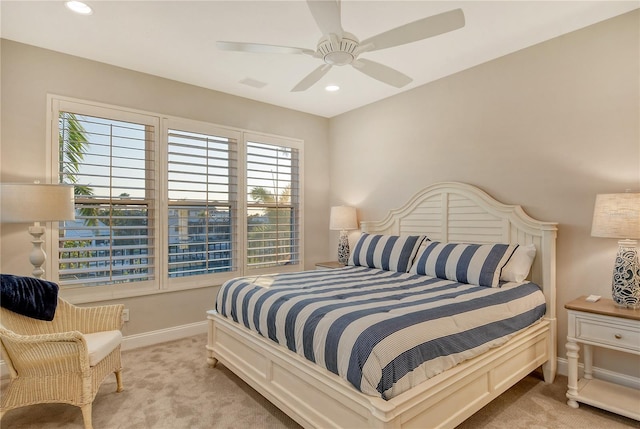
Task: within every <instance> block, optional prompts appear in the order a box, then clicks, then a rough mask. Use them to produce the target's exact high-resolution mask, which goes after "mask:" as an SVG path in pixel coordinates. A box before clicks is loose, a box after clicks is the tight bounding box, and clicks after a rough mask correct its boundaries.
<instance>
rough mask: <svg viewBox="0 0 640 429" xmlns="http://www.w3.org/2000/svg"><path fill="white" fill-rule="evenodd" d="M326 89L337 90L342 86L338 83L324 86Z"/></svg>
mask: <svg viewBox="0 0 640 429" xmlns="http://www.w3.org/2000/svg"><path fill="white" fill-rule="evenodd" d="M324 89H325V90H327V91H329V92H336V91H338V90H339V89H340V87H339V86H338V85H327V86H325V87H324Z"/></svg>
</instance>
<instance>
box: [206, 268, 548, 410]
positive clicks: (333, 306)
mask: <svg viewBox="0 0 640 429" xmlns="http://www.w3.org/2000/svg"><path fill="white" fill-rule="evenodd" d="M545 308H546V307H545V299H544V295H543V294H542V292H541V291H540V288H539V286H537V285H535V284H533V283H524V284H512V283H508V284H505V285H503V286H502V287H500V288H489V287H479V286H473V285H468V284H463V283H456V282H452V281H449V280H442V279H439V278H434V277H428V276H423V275H413V274H408V273H399V272H394V271H384V270H378V269H371V268H364V267H351V266H349V267H345V268H342V269H336V270H317V271H304V272H299V273H286V274H277V275H265V276H256V277H241V278H237V279H233V280H229V281H228V282H226V283H225V284H224V285H223V286H222V287H221V289H220V291H219V293H218V296H217V298H216V310H217V311H218V313H219V314H221V315H223V316H225V317H228V318H231V319H233V320H234V321H235V322H237V323H239V324H242V325H244V326H246V327H247V328H249V329H251V330H253V331H256V332H258V333H259V334H260V335H262V336H264V337H267V338H270V339H271V340H273V341H275V342H277V343H279V344H281V345H283V346H285V347H287V348H289V349H290V350H292V351H294V352H296V353H298V354H299V355H302V356H304V357H305V358H307V359H308V360H310V361H312V362H315V363H316V364H318V365H321V366H322V367H325V368H327V369H328V370H329V371H331V372H333V373H335V374H338V375H339V376H341V377H342V378H344V379H346V380H347V381H349V382H350V383H351V384H353V385H354V386H355V387H356V388H357V389H358V390H360V391H362V392H363V393H365V394H368V395H374V396H379V397H382V398H383V399H390V398H392V397H394V396H396V395H398V394H400V393H402V392H404V391H406V390H409V389H410V388H411V387H413V386H416V385H417V384H419V383H421V382H422V381H425V380H427V379H429V378H431V377H433V376H434V375H437V374H439V373H440V372H442V371H445V370H447V369H449V368H451V367H453V366H455V365H457V364H458V363H460V362H462V361H464V360H467V359H470V358H472V357H474V356H477V355H479V354H481V353H484V352H485V351H487V350H489V349H490V348H492V347H496V346H499V345H501V344H503V343H504V342H506V341H507V340H508V339H509V338H510V337H511V336H513V335H514V334H515V333H516V332H518V331H519V330H521V329H524V328H526V327H527V326H529V325H531V324H533V323H535V322H537V321H538V320H540V318H541V317H542V316H543V315H544V313H545Z"/></svg>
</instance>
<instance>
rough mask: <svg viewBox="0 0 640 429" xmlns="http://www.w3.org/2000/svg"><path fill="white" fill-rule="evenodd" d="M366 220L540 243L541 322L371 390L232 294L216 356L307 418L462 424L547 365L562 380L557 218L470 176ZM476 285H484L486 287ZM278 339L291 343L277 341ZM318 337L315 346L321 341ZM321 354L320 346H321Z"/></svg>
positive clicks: (213, 340) (401, 232)
mask: <svg viewBox="0 0 640 429" xmlns="http://www.w3.org/2000/svg"><path fill="white" fill-rule="evenodd" d="M361 230H362V231H363V232H364V233H365V235H366V234H369V235H371V236H378V235H397V236H401V237H408V236H419V237H421V236H426V237H428V239H429V240H431V242H440V243H447V245H450V244H451V245H453V244H452V243H477V244H478V245H480V246H482V247H484V245H491V244H493V243H502V244H505V245H506V244H508V245H515V244H518V245H521V246H524V245H534V246H535V249H536V257H535V260H534V261H533V265H532V266H531V272H530V274H529V277H528V278H527V280H526V281H525V282H521V283H524V284H529V283H528V282H529V281H531V282H534V283H536V284H537V285H539V289H540V290H541V291H542V294H541V295H542V297H543V298H542V300H543V306H542V307H540V306H539V305H538V307H539V308H538V311H540V308H542V313H540V314H539V315H538V316H539V317H537V316H536V317H537V321H536V322H535V323H533V324H532V325H530V326H528V325H527V326H528V327H522V328H521V329H516V330H514V332H513V333H511V334H509V335H507V336H506V337H505V338H504V340H500V341H499V342H497V343H495V344H493V345H492V346H491V347H489V348H488V350H482V353H480V354H478V355H476V356H475V357H473V358H463V359H461V360H460V362H455V364H454V365H453V366H451V367H450V368H449V369H446V370H443V371H441V372H438V371H436V372H434V373H433V374H432V375H431V376H430V378H426V379H425V380H424V381H421V382H419V384H415V385H414V384H412V385H410V386H405V387H403V388H401V389H396V390H394V389H392V388H390V389H387V387H390V386H391V387H392V385H388V386H387V387H385V388H382V389H380V388H379V387H380V386H377V387H376V382H374V383H372V386H369V387H368V388H367V387H365V388H364V389H361V390H363V391H364V392H366V393H363V391H359V390H357V389H356V388H354V383H353V381H354V380H353V379H352V380H349V379H345V378H342V377H341V376H340V375H338V374H336V373H335V372H337V371H335V368H330V367H331V366H332V365H327V363H326V362H323V365H319V364H316V363H312V362H311V361H310V360H309V356H305V353H307V352H305V351H304V347H303V346H302V347H301V350H298V352H297V353H296V352H294V351H292V350H290V348H291V347H287V344H286V343H287V341H289V342H290V343H295V342H296V341H298V342H300V341H302V340H300V336H299V335H297V334H295V333H294V334H292V335H290V336H287V334H286V333H280V334H279V333H277V330H274V331H273V333H270V332H268V331H269V329H267V328H265V327H266V326H267V325H268V321H267V320H266V319H265V321H264V325H263V328H262V330H263V332H261V333H262V335H260V334H258V333H256V332H253V331H251V330H250V329H247V327H246V326H249V325H252V324H253V325H258V326H259V325H260V323H258V321H257V319H256V323H253V322H250V321H249V319H250V317H248V316H247V315H246V314H245V315H243V313H242V311H246V308H243V309H242V311H239V310H238V309H236V308H234V309H233V311H231V306H232V304H231V302H232V301H226V302H227V303H228V305H229V308H222V307H223V304H222V302H225V301H224V300H223V301H221V302H220V303H217V304H216V305H217V309H216V310H211V311H209V312H207V318H208V323H209V330H208V342H207V346H206V348H207V362H208V364H209V365H212V366H213V365H215V364H216V363H217V362H218V361H220V362H222V363H223V364H224V365H225V366H226V367H228V368H229V369H231V370H232V371H233V372H234V373H236V374H237V375H238V376H240V377H241V378H242V379H243V380H244V381H245V382H247V383H248V384H249V385H251V386H252V387H253V388H254V389H256V390H257V391H258V392H260V393H261V394H262V395H263V396H265V397H266V398H267V399H268V400H270V401H271V402H272V403H274V404H275V405H276V406H278V407H279V408H280V409H282V410H283V411H284V412H285V413H286V414H288V415H289V416H290V417H291V418H293V419H294V420H296V421H297V422H298V423H300V424H301V425H302V426H304V427H322V428H329V427H342V428H359V427H363V428H364V427H367V428H381V429H382V428H410V427H415V428H426V427H429V428H432V427H433V428H435V427H454V426H456V425H457V424H459V423H460V422H462V421H463V420H465V419H466V418H468V417H469V416H470V415H472V414H473V413H474V412H476V411H477V410H479V409H480V408H482V407H483V406H484V405H486V404H487V403H489V402H490V401H491V400H493V399H494V398H495V397H497V396H498V395H500V394H501V393H502V392H504V391H505V390H507V389H508V388H509V387H511V386H512V385H513V384H515V383H517V382H518V381H519V380H520V379H522V378H523V377H525V376H526V375H527V374H529V373H530V372H531V371H533V370H535V369H537V368H539V367H542V372H543V375H544V379H545V381H546V382H549V383H550V382H552V381H553V379H554V377H555V373H556V316H555V239H556V231H557V228H556V224H555V223H551V222H540V221H536V220H534V219H532V218H531V217H529V216H528V215H527V214H525V212H524V211H523V210H522V208H521V207H520V206H516V205H505V204H501V203H499V202H497V201H495V200H494V199H493V198H491V197H490V196H489V195H488V194H486V193H485V192H483V191H482V190H480V189H478V188H476V187H473V186H471V185H467V184H462V183H453V182H447V183H439V184H435V185H432V186H429V187H427V188H426V189H424V190H422V191H421V192H419V193H417V194H416V195H415V196H414V197H413V198H411V199H410V200H409V202H407V203H406V204H405V205H404V206H403V207H401V208H399V209H395V210H392V211H390V212H389V214H388V215H387V216H386V217H385V218H384V219H383V220H381V221H366V222H361ZM424 248H425V243H423V244H422V245H420V247H417V245H416V254H417V255H420V254H421V253H420V252H423V251H424ZM353 252H354V253H355V254H358V249H357V248H354V249H353ZM352 259H353V258H352ZM415 262H416V263H417V262H418V261H417V258H416V261H415ZM368 270H369V268H368V267H364V268H363V267H347V268H345V269H343V270H333V271H332V273H331V274H329V273H324V274H322V273H313V272H307V273H301V274H295V273H292V274H287V275H288V276H294V277H295V276H296V275H298V276H310V278H312V279H320V278H326V277H327V276H329V277H331V276H339V275H342V274H344V275H345V276H346V277H348V276H349V275H351V276H355V275H356V271H358V272H359V273H358V274H357V275H363V274H362V273H360V272H361V271H362V272H363V271H368ZM373 271H379V270H373ZM412 274H417V273H416V272H414V273H407V274H402V275H399V276H398V275H396V277H409V278H412V279H414V280H413V281H415V279H416V276H415V275H413V276H412ZM263 280H264V279H263ZM234 281H235V282H236V283H237V282H239V281H240V280H238V279H236V280H234ZM241 281H242V282H244V284H242V285H241V287H238V291H239V292H236V293H235V295H242V294H244V293H246V292H244V289H243V288H245V287H248V285H247V283H250V282H251V281H249V282H247V281H246V279H243V280H241ZM252 281H254V282H255V279H254V280H252ZM269 281H272V280H269ZM313 281H315V280H313ZM313 281H311V282H310V283H309V284H310V285H311V284H312V282H313ZM403 281H404V280H403ZM258 283H259V282H258ZM457 283H458V285H459V284H460V282H457ZM238 284H239V283H238ZM309 287H311V286H309ZM323 287H325V286H323ZM456 287H458V286H456ZM485 289H486V288H485ZM489 289H491V288H489ZM505 289H506V288H505ZM247 290H249V289H247ZM309 291H312V293H316V292H315V290H314V289H307V292H309ZM472 292H473V293H479V292H478V290H474V291H472ZM251 293H253V292H251ZM367 293H369V292H367ZM226 305H227V304H224V306H226ZM294 307H295V306H294ZM223 314H226V315H229V316H231V315H232V314H233V315H234V316H233V317H225V316H224V315H223ZM234 319H235V320H234ZM270 337H271V338H270ZM409 337H413V334H411V335H410V336H409ZM292 338H293V339H292ZM296 338H297V340H296ZM279 341H281V342H283V344H278V342H279ZM314 347H315V346H312V347H311V348H309V347H307V349H312V350H315V348H314ZM311 354H312V355H313V353H311ZM316 354H319V353H318V352H317V350H316ZM312 360H313V359H312ZM316 360H322V359H316ZM333 366H334V367H335V366H336V365H335V364H334V365H333ZM347 366H348V365H347ZM327 368H329V369H331V370H329V369H327ZM332 371H333V372H332ZM356 379H357V377H356ZM371 389H374V390H371ZM376 389H377V390H376Z"/></svg>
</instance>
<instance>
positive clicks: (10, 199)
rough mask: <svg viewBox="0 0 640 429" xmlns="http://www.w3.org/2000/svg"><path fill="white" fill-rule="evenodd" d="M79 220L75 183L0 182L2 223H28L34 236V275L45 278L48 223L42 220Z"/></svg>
mask: <svg viewBox="0 0 640 429" xmlns="http://www.w3.org/2000/svg"><path fill="white" fill-rule="evenodd" d="M73 219H75V201H74V196H73V185H50V184H41V183H37V182H36V183H2V184H1V185H0V222H1V223H28V222H34V224H33V226H30V227H29V234H31V236H32V237H33V240H32V241H31V243H33V249H32V250H31V253H30V255H29V261H30V262H31V265H33V273H32V274H33V277H36V278H43V277H44V269H43V268H42V265H43V264H44V262H45V261H46V259H47V255H46V253H45V252H44V249H43V248H42V244H43V243H44V240H43V239H42V235H43V234H44V231H45V229H44V226H41V225H40V222H50V221H61V220H73Z"/></svg>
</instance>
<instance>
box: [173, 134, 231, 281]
mask: <svg viewBox="0 0 640 429" xmlns="http://www.w3.org/2000/svg"><path fill="white" fill-rule="evenodd" d="M224 134H225V133H223V132H220V133H200V132H193V131H184V130H179V129H169V131H168V172H167V173H168V196H169V206H168V274H169V277H185V276H194V275H202V274H213V273H219V272H229V271H236V270H237V254H238V250H237V248H238V235H237V233H236V230H237V217H238V216H237V212H238V210H237V186H238V185H237V175H238V173H237V157H238V153H237V139H236V138H234V137H233V135H231V136H229V135H227V136H225V135H224Z"/></svg>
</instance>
